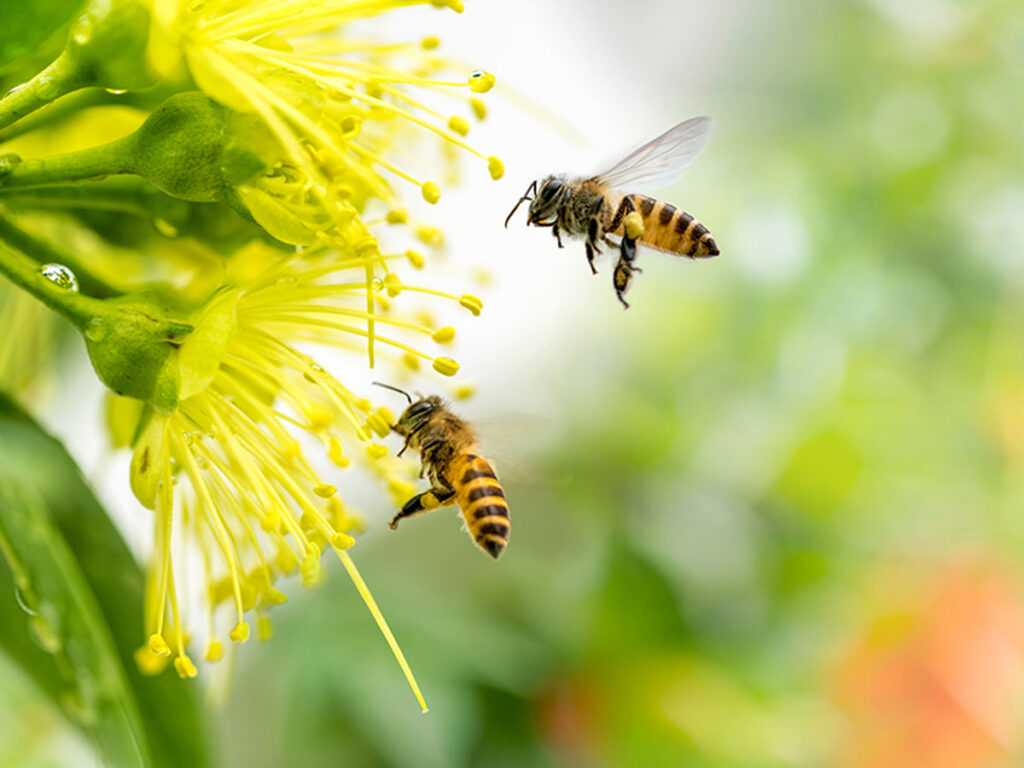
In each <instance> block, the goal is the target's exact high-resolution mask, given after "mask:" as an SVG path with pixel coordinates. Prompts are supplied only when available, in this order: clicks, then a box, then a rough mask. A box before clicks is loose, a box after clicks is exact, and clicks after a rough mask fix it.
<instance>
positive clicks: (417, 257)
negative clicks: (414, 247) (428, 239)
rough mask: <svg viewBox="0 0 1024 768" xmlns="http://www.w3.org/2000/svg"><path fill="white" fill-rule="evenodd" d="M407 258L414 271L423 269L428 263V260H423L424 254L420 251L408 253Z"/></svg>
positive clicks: (406, 253)
mask: <svg viewBox="0 0 1024 768" xmlns="http://www.w3.org/2000/svg"><path fill="white" fill-rule="evenodd" d="M405 258H407V259H408V260H409V263H410V264H412V267H413V269H423V265H424V264H426V263H427V260H426V259H424V258H423V254H422V253H420V252H419V251H406V252H405Z"/></svg>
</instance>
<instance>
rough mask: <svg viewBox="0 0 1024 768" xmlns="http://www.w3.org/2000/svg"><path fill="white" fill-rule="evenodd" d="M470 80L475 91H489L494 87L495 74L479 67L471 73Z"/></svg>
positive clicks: (471, 87) (470, 85) (470, 87)
mask: <svg viewBox="0 0 1024 768" xmlns="http://www.w3.org/2000/svg"><path fill="white" fill-rule="evenodd" d="M468 82H469V89H470V90H471V91H473V93H487V92H488V91H489V90H491V88H493V87H494V75H492V74H491V73H490V72H484V71H483V70H482V69H478V70H475V71H474V72H471V73H470V75H469V80H468Z"/></svg>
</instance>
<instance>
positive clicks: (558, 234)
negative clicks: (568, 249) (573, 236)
mask: <svg viewBox="0 0 1024 768" xmlns="http://www.w3.org/2000/svg"><path fill="white" fill-rule="evenodd" d="M551 233H552V234H553V235H554V236H555V240H557V241H558V247H559V248H565V246H564V245H562V233H561V232H559V231H558V222H557V221H556V222H555V223H554V224H552V225H551Z"/></svg>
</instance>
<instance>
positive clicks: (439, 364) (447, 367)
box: [434, 357, 459, 376]
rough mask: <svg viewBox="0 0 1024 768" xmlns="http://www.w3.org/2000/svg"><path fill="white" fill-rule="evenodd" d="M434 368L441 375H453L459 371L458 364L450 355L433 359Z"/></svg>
mask: <svg viewBox="0 0 1024 768" xmlns="http://www.w3.org/2000/svg"><path fill="white" fill-rule="evenodd" d="M434 370H435V371H437V372H438V373H440V374H441V375H442V376H454V375H455V374H456V373H458V372H459V364H458V363H457V362H455V361H454V360H452V359H451V358H450V357H438V358H436V359H435V360H434Z"/></svg>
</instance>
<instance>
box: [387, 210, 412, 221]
mask: <svg viewBox="0 0 1024 768" xmlns="http://www.w3.org/2000/svg"><path fill="white" fill-rule="evenodd" d="M384 220H385V221H386V222H387V223H388V224H405V222H407V221H408V220H409V212H408V211H407V210H405V209H404V208H395V209H393V210H390V211H388V214H387V216H385V217H384Z"/></svg>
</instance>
